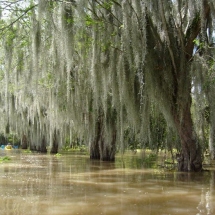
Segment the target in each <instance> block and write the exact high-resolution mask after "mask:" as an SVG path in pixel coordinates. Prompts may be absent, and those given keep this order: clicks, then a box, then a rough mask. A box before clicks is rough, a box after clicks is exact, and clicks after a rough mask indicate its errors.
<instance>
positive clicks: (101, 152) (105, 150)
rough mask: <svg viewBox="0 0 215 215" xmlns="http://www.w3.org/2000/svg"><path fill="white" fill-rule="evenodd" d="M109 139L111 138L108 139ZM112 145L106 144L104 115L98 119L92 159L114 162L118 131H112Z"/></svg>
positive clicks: (91, 152)
mask: <svg viewBox="0 0 215 215" xmlns="http://www.w3.org/2000/svg"><path fill="white" fill-rule="evenodd" d="M107 139H109V138H107ZM111 139H112V140H111V143H107V142H105V141H106V140H105V137H104V129H103V115H100V116H99V117H98V121H97V125H96V137H95V141H94V142H93V144H92V145H91V146H90V158H91V159H99V160H102V161H114V160H115V153H116V129H113V130H112V138H111Z"/></svg>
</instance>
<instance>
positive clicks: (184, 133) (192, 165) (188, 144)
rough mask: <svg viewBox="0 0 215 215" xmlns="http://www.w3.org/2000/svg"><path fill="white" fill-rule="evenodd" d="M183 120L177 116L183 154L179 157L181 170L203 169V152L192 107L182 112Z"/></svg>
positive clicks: (179, 168) (176, 120)
mask: <svg viewBox="0 0 215 215" xmlns="http://www.w3.org/2000/svg"><path fill="white" fill-rule="evenodd" d="M182 115H183V116H182V120H180V121H179V120H178V119H179V117H176V118H175V122H176V128H177V130H178V134H179V136H180V139H181V154H180V156H179V157H178V170H179V171H195V172H197V171H201V170H202V154H201V148H200V146H199V145H198V141H197V137H196V135H195V131H194V128H193V122H192V118H191V112H190V109H189V108H188V109H186V110H184V111H183V113H182Z"/></svg>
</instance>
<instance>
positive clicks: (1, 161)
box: [0, 156, 11, 163]
mask: <svg viewBox="0 0 215 215" xmlns="http://www.w3.org/2000/svg"><path fill="white" fill-rule="evenodd" d="M10 160H11V158H10V157H8V156H4V157H1V158H0V163H3V162H7V161H10Z"/></svg>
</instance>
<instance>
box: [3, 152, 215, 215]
mask: <svg viewBox="0 0 215 215" xmlns="http://www.w3.org/2000/svg"><path fill="white" fill-rule="evenodd" d="M0 155H1V156H10V157H11V160H10V161H9V162H6V163H1V164H0V190H1V201H0V207H1V210H0V214H2V215H18V214H22V215H23V214H25V215H28V214H29V215H30V214H31V215H37V214H40V215H49V214H50V215H73V214H74V215H75V214H84V215H85V214H86V215H95V214H104V215H116V214H117V215H118V214H120V215H140V214H141V215H142V214H146V215H156V214H157V215H167V214H172V215H175V214H180V215H186V214H189V215H190V214H196V215H204V214H211V215H212V214H215V206H214V205H213V202H214V200H215V199H214V197H215V195H214V178H215V172H214V171H212V170H211V171H207V172H202V173H179V172H174V171H166V170H164V169H155V168H152V167H153V166H147V165H148V164H147V165H146V163H145V164H144V163H143V162H142V161H141V160H140V159H139V157H138V156H132V155H126V156H123V157H122V156H117V158H116V161H115V162H102V161H95V160H90V159H89V158H88V156H86V155H78V154H65V155H64V154H63V155H62V156H60V157H56V156H54V155H44V154H34V153H23V151H19V150H14V151H10V152H5V151H4V152H3V151H0ZM148 167H150V168H148Z"/></svg>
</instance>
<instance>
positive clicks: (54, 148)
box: [50, 131, 58, 154]
mask: <svg viewBox="0 0 215 215" xmlns="http://www.w3.org/2000/svg"><path fill="white" fill-rule="evenodd" d="M50 153H51V154H56V153H58V142H57V134H56V131H55V132H54V137H53V142H52V146H51V150H50Z"/></svg>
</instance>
